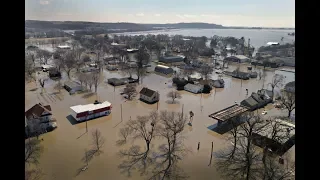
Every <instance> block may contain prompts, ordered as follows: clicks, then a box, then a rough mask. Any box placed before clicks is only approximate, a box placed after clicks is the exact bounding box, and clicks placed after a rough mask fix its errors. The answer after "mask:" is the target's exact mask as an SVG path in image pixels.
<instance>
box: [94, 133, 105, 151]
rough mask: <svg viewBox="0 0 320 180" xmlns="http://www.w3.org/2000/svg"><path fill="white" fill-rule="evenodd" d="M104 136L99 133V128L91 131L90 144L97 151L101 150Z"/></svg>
mask: <svg viewBox="0 0 320 180" xmlns="http://www.w3.org/2000/svg"><path fill="white" fill-rule="evenodd" d="M104 143H105V138H104V137H103V136H102V135H101V132H100V130H99V129H95V130H94V131H92V145H93V146H94V150H96V152H97V153H100V152H101V148H102V147H103V146H104Z"/></svg>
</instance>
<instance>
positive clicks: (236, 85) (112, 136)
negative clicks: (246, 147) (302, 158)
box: [25, 64, 294, 180]
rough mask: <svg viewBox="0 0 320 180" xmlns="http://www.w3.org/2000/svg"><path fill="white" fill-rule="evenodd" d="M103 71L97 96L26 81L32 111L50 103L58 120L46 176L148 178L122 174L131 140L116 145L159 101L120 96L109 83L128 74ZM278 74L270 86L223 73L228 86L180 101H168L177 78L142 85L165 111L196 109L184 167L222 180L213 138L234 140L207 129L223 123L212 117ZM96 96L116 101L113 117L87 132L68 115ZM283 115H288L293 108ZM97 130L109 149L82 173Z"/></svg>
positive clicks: (151, 78)
mask: <svg viewBox="0 0 320 180" xmlns="http://www.w3.org/2000/svg"><path fill="white" fill-rule="evenodd" d="M247 66H249V65H246V64H242V65H241V66H240V70H242V71H246V69H247ZM237 67H238V65H237V64H230V65H229V67H228V71H232V70H234V69H236V68H237ZM260 70H261V69H260V68H255V67H253V71H260ZM102 73H103V77H104V79H103V80H102V81H101V83H100V85H99V87H98V91H97V95H92V96H89V95H88V96H85V95H86V93H82V94H76V95H69V93H68V92H66V91H65V90H64V89H63V90H61V93H58V91H57V90H55V89H54V88H53V87H54V84H55V82H54V81H52V80H49V81H48V82H47V84H46V86H45V88H46V92H44V93H43V94H42V95H41V94H40V91H41V89H40V86H39V85H37V86H36V85H35V83H34V82H32V83H29V84H27V85H26V92H25V95H26V96H25V97H26V99H25V106H26V110H27V109H29V108H30V107H32V106H33V105H34V104H35V103H42V104H44V105H47V104H50V105H51V108H52V114H53V117H54V118H56V120H57V124H58V128H57V129H56V130H54V131H52V132H49V133H46V134H44V135H42V136H41V137H40V139H42V138H43V142H42V144H43V146H44V149H45V150H44V153H43V154H42V156H41V162H40V164H41V168H42V169H43V171H44V172H45V174H46V177H45V179H48V180H51V179H78V180H85V179H95V180H100V179H101V180H102V179H119V180H122V179H123V180H124V179H143V178H141V177H140V175H139V174H138V173H133V174H132V175H131V177H127V176H126V174H122V173H120V170H119V169H118V165H119V164H120V163H121V161H122V159H120V158H119V156H118V152H119V151H120V150H121V149H123V148H125V147H128V146H129V145H130V144H129V145H127V146H125V147H119V146H117V145H116V141H117V140H118V139H119V129H120V128H121V127H122V126H123V124H124V123H125V122H127V121H128V120H129V119H130V118H132V119H134V118H135V117H136V116H138V115H140V116H141V115H147V114H148V113H149V112H151V111H154V110H156V109H157V104H152V105H150V104H146V103H144V102H141V101H139V100H138V96H139V95H138V96H137V97H136V98H135V99H134V100H132V101H127V100H126V99H125V98H123V97H122V96H121V95H120V92H121V91H122V90H123V88H124V86H120V87H116V88H114V87H113V86H110V85H108V84H107V83H106V82H105V80H106V79H107V78H112V77H122V75H121V74H120V73H119V72H109V71H107V70H104V71H103V72H102ZM274 74H275V72H274V70H269V69H267V70H266V77H265V80H264V85H263V81H262V80H259V79H257V78H256V79H250V80H239V79H235V78H232V77H229V76H223V77H222V79H224V81H225V88H221V89H213V90H212V91H211V93H210V94H192V93H190V92H186V91H181V95H182V98H181V99H178V100H177V103H176V104H170V103H168V102H167V101H168V100H170V99H169V98H167V96H166V94H167V93H168V92H169V91H171V90H172V89H173V87H172V85H171V84H172V80H171V78H167V77H164V76H160V75H157V74H154V73H149V74H148V75H147V76H146V77H144V78H143V83H142V84H140V85H139V86H138V91H139V90H140V89H142V87H148V88H150V89H152V90H155V91H158V92H159V93H160V101H159V104H158V106H159V110H169V111H181V110H182V107H183V108H184V112H189V111H191V110H192V111H193V112H194V114H195V115H194V121H193V126H186V128H185V130H184V132H183V133H184V135H185V137H186V140H185V141H184V144H185V146H186V147H187V148H188V149H190V150H191V152H190V153H188V155H187V156H186V157H184V158H183V160H182V161H181V162H180V165H179V166H180V167H181V168H182V169H183V170H184V171H185V173H186V175H188V176H189V177H190V179H220V176H219V174H218V172H217V171H216V169H215V167H214V162H212V165H211V166H208V163H209V159H210V151H211V142H213V144H214V151H217V150H219V149H221V148H224V147H226V145H228V144H229V143H230V142H227V141H226V140H225V137H224V136H222V135H219V134H217V133H215V132H213V131H211V130H209V129H208V128H207V127H208V126H210V125H213V124H216V123H217V121H216V120H213V119H211V118H209V117H208V115H209V114H211V113H213V112H216V111H218V110H221V109H224V108H226V107H228V106H231V105H233V104H234V103H235V102H241V101H242V100H243V99H245V98H246V97H247V96H248V95H246V89H248V91H249V95H250V94H251V93H252V92H256V91H257V90H258V89H261V88H262V87H263V86H264V88H267V86H268V85H267V84H268V83H269V82H271V79H272V77H273V75H274ZM212 78H213V79H217V75H216V74H214V73H213V75H212ZM66 79H67V77H66V75H65V74H63V80H62V81H64V80H66ZM269 89H270V87H269ZM96 99H98V100H99V101H109V102H111V104H112V107H113V108H112V113H111V114H110V115H109V116H104V117H101V118H97V119H93V120H90V121H88V122H87V126H88V130H89V133H85V132H86V125H85V123H79V124H74V122H72V121H71V120H69V119H68V118H67V117H68V116H69V115H70V106H74V105H78V104H88V103H93V102H94V100H96ZM121 106H122V115H121V108H120V107H121ZM283 113H284V114H287V112H283ZM121 117H122V119H121ZM96 128H98V129H99V130H100V131H101V133H102V135H103V136H104V137H105V139H106V142H105V145H104V147H103V153H102V154H100V155H99V156H97V157H94V158H93V160H92V161H90V162H89V166H88V169H87V170H86V171H84V172H81V173H80V174H77V170H78V169H79V168H81V167H83V165H84V163H83V162H81V159H82V158H83V156H84V153H85V150H86V149H89V148H90V146H91V131H92V130H94V129H96ZM198 142H200V143H201V146H200V150H199V151H197V144H198ZM153 143H154V145H157V143H159V142H158V141H157V140H156V141H153ZM142 147H143V146H142ZM292 149H294V147H293V148H292ZM293 153H294V150H293ZM213 161H214V159H213Z"/></svg>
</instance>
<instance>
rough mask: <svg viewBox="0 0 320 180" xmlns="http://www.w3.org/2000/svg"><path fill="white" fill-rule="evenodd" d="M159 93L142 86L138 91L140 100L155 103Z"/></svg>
mask: <svg viewBox="0 0 320 180" xmlns="http://www.w3.org/2000/svg"><path fill="white" fill-rule="evenodd" d="M159 97H160V95H159V93H158V92H156V91H154V90H151V89H149V88H146V87H144V88H142V89H141V91H140V100H142V101H145V102H148V103H155V102H157V101H159Z"/></svg>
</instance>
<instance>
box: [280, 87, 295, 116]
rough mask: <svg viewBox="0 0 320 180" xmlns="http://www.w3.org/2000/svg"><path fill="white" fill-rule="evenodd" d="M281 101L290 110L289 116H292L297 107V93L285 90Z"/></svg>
mask: <svg viewBox="0 0 320 180" xmlns="http://www.w3.org/2000/svg"><path fill="white" fill-rule="evenodd" d="M280 103H281V104H282V105H283V106H284V107H285V108H286V109H287V110H288V117H290V116H291V112H292V111H293V110H294V109H295V108H296V95H295V93H293V92H288V91H285V90H283V91H282V93H281V100H280Z"/></svg>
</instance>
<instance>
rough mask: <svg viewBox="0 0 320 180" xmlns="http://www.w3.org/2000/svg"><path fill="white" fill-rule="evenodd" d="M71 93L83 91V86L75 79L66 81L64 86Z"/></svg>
mask: <svg viewBox="0 0 320 180" xmlns="http://www.w3.org/2000/svg"><path fill="white" fill-rule="evenodd" d="M63 87H64V88H65V89H66V90H67V91H68V92H69V93H70V94H74V93H76V92H78V91H82V90H83V87H82V86H81V85H80V84H79V83H78V82H75V81H66V82H65V83H64V86H63Z"/></svg>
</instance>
